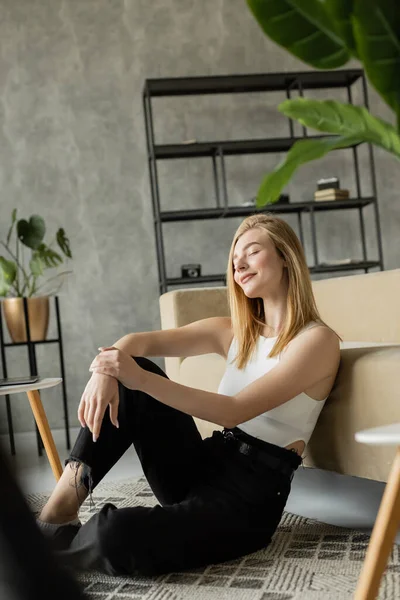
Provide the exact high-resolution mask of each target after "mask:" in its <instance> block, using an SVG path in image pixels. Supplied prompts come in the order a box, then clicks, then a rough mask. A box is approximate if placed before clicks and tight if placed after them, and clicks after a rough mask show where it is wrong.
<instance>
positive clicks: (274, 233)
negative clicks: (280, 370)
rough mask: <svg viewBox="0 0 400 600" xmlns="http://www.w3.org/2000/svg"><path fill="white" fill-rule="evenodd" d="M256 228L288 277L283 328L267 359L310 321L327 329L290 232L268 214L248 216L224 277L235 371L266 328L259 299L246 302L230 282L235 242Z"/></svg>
mask: <svg viewBox="0 0 400 600" xmlns="http://www.w3.org/2000/svg"><path fill="white" fill-rule="evenodd" d="M256 228H257V229H261V230H264V231H266V232H267V233H268V235H269V237H270V239H271V241H272V242H273V244H274V246H275V248H276V250H277V252H278V254H279V255H280V256H281V257H282V258H283V259H284V260H285V262H286V267H287V276H288V295H287V304H286V315H285V325H284V328H283V329H282V331H281V332H280V333H279V336H278V338H277V340H276V342H275V344H274V346H273V348H272V349H271V351H270V353H269V355H268V357H269V358H273V357H274V356H277V355H279V354H280V352H282V350H283V349H284V348H285V346H286V345H287V344H288V343H289V342H290V341H291V340H292V339H293V338H294V337H295V336H296V335H297V334H298V333H299V331H300V330H301V329H302V328H303V327H305V326H306V325H307V324H308V323H310V321H317V322H318V323H320V324H321V325H326V327H329V326H328V325H327V324H326V323H325V322H324V321H323V320H322V319H321V317H320V315H319V312H318V309H317V306H316V303H315V298H314V293H313V289H312V283H311V278H310V272H309V269H308V266H307V262H306V257H305V254H304V250H303V247H302V245H301V243H300V241H299V239H298V237H297V235H296V234H295V232H294V231H293V229H292V228H291V227H290V225H288V224H287V223H286V221H284V220H283V219H280V218H279V217H276V216H274V215H273V214H272V213H263V214H255V215H251V216H249V217H247V218H246V219H244V221H243V222H242V223H241V224H240V225H239V227H238V229H237V230H236V233H235V235H234V237H233V241H232V245H231V249H230V252H229V260H228V268H227V274H226V275H227V276H226V281H227V291H228V302H229V306H230V312H231V319H232V328H233V334H234V337H235V338H236V340H237V344H238V353H237V356H236V358H235V361H236V365H237V367H238V369H243V368H244V367H245V366H246V364H247V362H248V361H249V359H250V357H251V356H252V354H253V352H254V350H255V347H256V344H257V340H258V338H259V336H260V335H262V331H263V328H264V327H265V325H266V323H265V315H264V302H263V300H262V298H248V297H247V296H246V295H245V293H244V291H243V290H242V288H241V287H240V286H239V285H238V284H237V283H236V281H235V279H234V267H233V254H234V251H235V246H236V242H237V241H238V239H239V238H240V237H241V236H242V235H243V234H244V233H245V232H246V231H249V230H250V229H256ZM329 329H331V327H329ZM331 330H332V329H331ZM332 331H333V330H332ZM334 333H335V334H336V335H338V334H337V333H336V332H335V331H334ZM338 337H339V339H341V338H340V336H338Z"/></svg>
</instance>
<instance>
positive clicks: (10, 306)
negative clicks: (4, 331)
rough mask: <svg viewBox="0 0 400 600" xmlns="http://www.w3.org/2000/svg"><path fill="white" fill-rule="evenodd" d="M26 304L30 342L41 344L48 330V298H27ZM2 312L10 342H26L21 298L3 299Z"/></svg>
mask: <svg viewBox="0 0 400 600" xmlns="http://www.w3.org/2000/svg"><path fill="white" fill-rule="evenodd" d="M27 302H28V318H29V327H30V333H31V340H32V341H33V342H41V341H43V340H45V339H46V336H47V330H48V328H49V305H50V303H49V296H41V297H39V298H27ZM3 311H4V318H5V321H6V323H7V328H8V332H9V334H10V337H11V339H12V341H13V342H27V341H28V336H27V332H26V325H25V314H24V302H23V298H4V299H3Z"/></svg>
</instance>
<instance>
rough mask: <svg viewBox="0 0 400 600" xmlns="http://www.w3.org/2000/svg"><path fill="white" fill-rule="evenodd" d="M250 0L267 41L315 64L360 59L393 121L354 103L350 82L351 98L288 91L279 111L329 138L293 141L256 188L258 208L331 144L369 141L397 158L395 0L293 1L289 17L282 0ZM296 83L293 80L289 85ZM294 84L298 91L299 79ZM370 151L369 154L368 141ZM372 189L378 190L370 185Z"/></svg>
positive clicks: (399, 93)
mask: <svg viewBox="0 0 400 600" xmlns="http://www.w3.org/2000/svg"><path fill="white" fill-rule="evenodd" d="M247 3H248V5H249V7H250V10H251V11H252V13H253V15H254V16H255V18H256V19H257V21H258V22H259V24H260V26H261V28H262V30H263V31H264V33H265V34H266V35H267V36H268V37H269V38H270V39H271V40H272V41H274V42H275V43H276V44H278V45H280V46H282V47H283V48H285V49H286V50H287V51H288V52H290V53H291V54H293V55H294V56H295V57H296V58H299V59H300V60H302V61H304V62H305V63H307V64H308V65H310V66H311V67H314V69H320V70H326V69H340V68H341V67H343V66H344V65H345V64H346V63H347V62H348V61H349V60H351V59H353V58H357V59H358V60H359V61H360V62H361V64H362V65H363V66H364V69H365V73H366V74H367V77H368V79H369V81H370V83H371V85H372V86H373V87H374V88H375V89H376V91H377V92H378V93H379V94H380V96H381V98H382V99H383V100H384V101H385V102H386V104H388V106H389V107H390V108H391V109H392V110H393V112H394V117H395V120H396V121H397V123H396V126H393V125H391V124H390V123H389V122H386V121H384V120H383V119H380V118H378V117H374V116H373V115H372V114H371V113H370V112H369V111H368V109H367V108H365V107H363V106H354V105H353V104H352V99H351V91H350V88H348V102H349V104H344V103H341V102H336V101H334V100H323V101H320V100H314V99H312V98H302V97H300V98H296V99H293V100H292V99H290V94H288V96H287V97H288V99H287V100H285V101H284V102H282V103H281V104H280V105H279V106H278V109H279V111H280V112H281V113H283V114H284V115H285V116H287V117H289V118H290V119H296V120H297V121H298V122H299V123H300V124H301V125H302V126H303V131H304V132H306V128H311V129H313V130H317V131H320V132H323V133H325V134H328V135H329V137H326V135H325V136H319V138H314V139H311V138H310V137H309V138H308V139H304V140H301V141H297V142H296V143H295V144H294V145H293V147H292V148H291V149H290V151H289V152H288V154H287V156H286V158H285V159H284V160H283V161H282V162H280V163H279V165H278V166H277V167H276V168H275V169H274V170H273V171H272V172H271V173H269V174H268V175H266V176H265V177H264V178H263V181H262V183H261V185H260V188H259V191H258V194H257V203H258V206H265V205H266V204H270V203H273V202H275V201H276V200H277V198H278V197H279V194H280V192H281V190H283V189H284V187H285V186H286V185H287V184H288V182H289V181H290V179H291V178H292V176H293V174H294V173H295V171H296V170H297V169H298V168H299V167H300V166H301V165H303V164H305V163H307V162H310V161H314V160H316V159H318V158H322V157H323V156H325V155H326V154H328V153H329V152H331V151H332V150H336V149H339V148H350V147H354V146H355V145H356V144H360V143H364V142H367V143H368V144H374V145H376V146H379V147H381V148H383V149H384V150H386V151H387V152H389V153H390V154H393V155H394V156H395V157H396V158H398V159H400V134H399V133H400V78H399V58H400V52H399V24H400V4H399V2H398V1H396V0H388V1H387V2H376V1H374V0H365V1H364V2H334V1H332V2H307V3H304V2H294V3H289V4H290V11H289V12H290V18H287V14H288V3H287V2H281V1H280V0H272V1H270V2H260V1H259V0H247ZM304 4H306V5H307V6H306V7H304V6H303V5H304ZM376 40H379V43H377V41H376ZM295 85H296V81H295V80H294V81H293V86H292V89H293V87H294V86H295ZM297 87H298V89H299V93H300V96H302V95H303V87H302V86H301V82H300V83H299V85H298V86H297ZM364 95H366V85H365V82H364ZM366 106H368V104H367V103H366ZM369 152H370V153H372V148H371V147H369ZM373 187H374V188H375V187H376V184H375V182H373ZM358 195H359V194H358ZM373 195H374V196H376V191H375V189H374V191H373Z"/></svg>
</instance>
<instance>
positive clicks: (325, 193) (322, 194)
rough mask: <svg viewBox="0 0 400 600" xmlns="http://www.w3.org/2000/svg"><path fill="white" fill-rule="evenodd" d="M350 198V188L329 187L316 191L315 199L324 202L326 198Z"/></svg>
mask: <svg viewBox="0 0 400 600" xmlns="http://www.w3.org/2000/svg"><path fill="white" fill-rule="evenodd" d="M348 198H350V193H349V190H344V189H343V190H342V189H339V188H327V189H324V190H317V191H316V192H314V200H317V201H320V202H324V201H325V200H347V199H348Z"/></svg>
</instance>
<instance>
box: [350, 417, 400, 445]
mask: <svg viewBox="0 0 400 600" xmlns="http://www.w3.org/2000/svg"><path fill="white" fill-rule="evenodd" d="M355 439H356V441H357V442H362V443H363V444H372V445H374V444H375V445H380V446H392V445H400V423H391V424H390V425H383V426H381V427H374V428H372V429H364V430H363V431H357V433H356V434H355Z"/></svg>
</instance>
